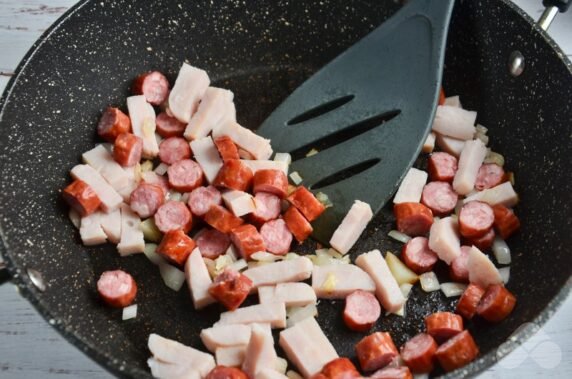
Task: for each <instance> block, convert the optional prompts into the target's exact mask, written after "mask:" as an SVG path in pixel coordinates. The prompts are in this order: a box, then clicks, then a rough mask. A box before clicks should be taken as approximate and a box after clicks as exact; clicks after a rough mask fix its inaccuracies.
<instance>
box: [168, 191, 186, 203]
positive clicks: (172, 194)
mask: <svg viewBox="0 0 572 379" xmlns="http://www.w3.org/2000/svg"><path fill="white" fill-rule="evenodd" d="M167 196H168V198H169V200H172V201H181V197H183V194H181V193H180V192H177V191H169V192H168V193H167Z"/></svg>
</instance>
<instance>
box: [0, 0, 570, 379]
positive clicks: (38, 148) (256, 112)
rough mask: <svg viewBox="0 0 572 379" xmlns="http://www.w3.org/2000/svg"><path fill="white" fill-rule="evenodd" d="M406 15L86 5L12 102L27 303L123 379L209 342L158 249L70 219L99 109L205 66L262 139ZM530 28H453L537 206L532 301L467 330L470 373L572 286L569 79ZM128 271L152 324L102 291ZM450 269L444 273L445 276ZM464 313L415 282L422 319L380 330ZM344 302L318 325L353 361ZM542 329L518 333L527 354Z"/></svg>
mask: <svg viewBox="0 0 572 379" xmlns="http://www.w3.org/2000/svg"><path fill="white" fill-rule="evenodd" d="M247 4H248V5H247ZM396 7H397V5H396V4H395V3H394V1H390V0H388V1H379V0H376V1H371V2H368V1H360V2H347V1H336V0H331V1H329V0H324V1H321V2H305V3H303V4H302V3H300V2H287V1H277V2H261V1H260V2H236V1H216V2H202V1H196V2H190V1H180V2H176V1H167V0H164V1H153V2H148V1H135V0H122V1H114V2H102V1H89V2H84V3H82V4H80V5H79V6H77V7H75V8H74V9H73V10H72V11H71V12H69V13H68V14H67V15H66V16H65V17H64V18H63V20H62V22H61V23H60V24H59V25H57V26H55V27H54V28H52V29H51V30H50V31H49V32H48V33H47V34H46V35H44V37H43V38H42V40H41V41H40V42H39V43H38V44H37V45H36V46H35V50H34V51H33V52H32V53H30V54H29V55H28V56H27V58H26V59H25V61H24V63H23V64H22V66H21V67H20V69H19V71H18V75H17V76H16V77H15V78H14V79H13V80H12V82H11V84H10V85H9V86H8V90H7V92H6V93H5V97H4V106H3V110H2V115H1V116H2V119H1V124H0V132H1V138H0V175H1V178H2V179H1V181H0V204H2V206H1V210H0V213H1V217H0V228H1V230H0V231H1V233H2V234H1V236H2V239H3V241H4V245H5V251H4V252H3V254H4V255H6V256H7V259H8V262H9V268H10V270H11V273H12V274H13V276H14V281H15V282H16V283H17V284H18V285H19V286H20V288H21V290H22V293H23V294H24V295H25V296H27V297H28V298H29V299H30V301H31V302H32V303H33V304H34V305H35V306H36V307H37V308H38V309H39V310H40V312H41V313H42V314H43V315H44V316H45V317H46V318H47V319H48V320H49V322H50V324H51V325H54V326H55V327H56V328H57V329H58V330H59V331H60V332H62V333H63V334H64V335H65V336H66V337H67V338H68V339H70V340H71V341H72V342H73V343H75V344H76V345H78V346H79V347H80V348H81V349H83V350H85V351H86V352H87V353H88V354H89V355H91V356H92V357H94V358H95V359H96V360H97V361H98V362H100V363H102V364H104V365H105V366H106V367H107V368H109V369H111V370H112V371H113V372H114V373H116V374H118V375H124V376H132V377H137V378H141V377H146V376H148V375H149V374H148V370H147V367H146V364H145V360H146V359H147V358H148V356H149V352H148V351H147V349H146V340H147V336H148V334H149V333H151V332H155V333H159V334H161V335H164V336H166V337H169V338H174V339H176V340H179V341H181V342H183V343H186V344H188V345H192V346H196V347H199V346H201V343H200V340H199V338H198V332H199V330H200V329H202V328H204V327H207V326H209V325H210V324H212V323H213V322H214V321H215V320H216V319H217V316H218V312H219V311H220V309H219V308H217V307H216V306H214V307H212V308H210V309H209V310H206V311H203V312H199V313H197V312H195V311H194V310H193V308H192V305H191V301H190V298H189V295H188V292H187V290H186V288H183V289H182V290H181V291H180V292H179V293H175V292H173V291H171V290H169V289H167V288H166V287H165V286H164V285H163V284H162V281H161V278H160V276H159V273H158V270H157V268H156V267H154V266H153V265H151V264H150V263H149V262H148V261H147V259H146V258H145V257H144V256H143V255H138V256H132V257H128V258H120V257H119V256H118V254H117V253H116V251H115V248H114V247H112V246H108V245H106V246H103V247H95V248H86V247H84V246H82V245H81V243H80V241H79V237H78V233H77V231H76V230H75V229H74V228H73V226H72V225H71V223H70V222H69V220H68V219H67V209H66V207H65V206H64V205H63V204H62V202H61V200H60V189H61V188H63V187H64V186H65V184H66V183H67V182H68V180H69V176H68V171H69V169H70V168H71V167H72V166H73V165H75V164H77V163H78V162H79V160H80V155H81V153H82V152H84V151H86V150H88V149H90V148H91V147H93V145H94V143H95V142H96V138H95V125H96V122H97V120H98V117H99V115H100V113H101V111H102V110H103V109H104V108H105V107H107V106H108V105H110V104H114V105H119V106H121V107H125V97H126V96H127V94H128V87H129V82H130V80H131V79H132V78H133V77H135V76H136V75H137V74H138V73H140V72H142V71H146V70H149V69H158V70H161V71H163V72H165V73H167V74H168V76H169V78H170V79H174V77H175V75H176V73H177V71H178V68H179V66H180V64H181V62H182V61H184V60H188V61H189V62H190V63H192V64H194V65H196V66H199V67H201V68H203V69H205V70H207V71H208V72H209V73H210V75H211V78H212V80H213V82H214V84H216V85H218V86H222V87H226V88H230V89H231V90H233V91H234V93H235V99H236V103H237V111H238V119H239V121H240V122H241V123H242V124H244V125H246V126H249V127H256V126H257V125H258V124H259V123H260V122H261V121H262V120H263V119H264V118H265V117H266V116H267V115H268V114H269V113H270V112H271V111H272V109H273V108H274V107H275V106H276V105H277V104H279V102H280V101H281V100H282V99H283V98H285V96H286V95H287V94H288V93H289V92H291V91H292V90H293V89H294V88H295V87H296V86H297V85H298V84H300V83H301V81H303V80H304V79H305V78H306V77H308V75H310V74H311V73H312V72H314V71H315V70H316V69H318V68H319V67H321V66H322V65H324V64H325V63H327V62H328V61H329V60H331V59H332V58H333V57H334V56H335V55H336V54H338V53H339V52H341V51H342V50H343V49H344V48H346V47H347V46H349V45H350V44H351V43H352V42H354V41H356V40H357V39H359V38H360V37H361V36H363V35H365V34H366V33H367V32H368V31H369V30H371V29H372V28H374V27H375V26H377V25H378V24H380V23H381V22H382V21H383V20H384V19H385V18H387V17H388V16H389V15H390V14H392V13H393V12H394V11H395V9H396ZM523 17H524V16H523V15H522V13H520V12H518V11H516V10H515V8H514V7H513V6H512V5H509V4H508V3H505V2H504V1H493V0H490V1H484V0H483V1H461V2H460V3H458V4H457V7H456V10H455V13H454V15H453V21H452V25H451V32H450V34H449V43H448V52H447V58H446V70H445V75H444V77H445V89H446V90H447V92H448V93H449V94H461V95H462V101H463V104H464V105H465V106H466V107H467V108H470V109H475V110H477V111H479V120H478V121H479V122H480V123H482V124H484V125H486V126H487V127H488V128H489V130H490V136H491V140H492V148H493V149H494V150H497V151H500V152H502V153H504V154H505V156H506V158H507V165H506V167H507V168H508V169H509V170H512V171H514V172H515V173H516V189H517V191H518V192H519V194H520V196H521V199H522V203H521V205H519V206H518V208H517V210H516V211H517V213H518V215H519V216H520V217H521V219H522V221H523V226H522V231H521V232H520V234H518V235H517V236H515V237H513V238H512V239H511V240H510V245H511V247H512V251H513V260H514V262H513V264H512V265H511V279H510V283H509V285H508V287H509V289H510V290H511V291H513V292H514V293H515V294H516V296H517V297H518V305H517V307H516V309H515V311H514V312H513V314H512V315H511V316H510V317H509V318H508V319H507V320H505V321H504V322H503V323H502V324H500V325H488V324H485V323H482V322H475V323H468V327H469V329H470V330H471V332H472V333H473V334H474V336H475V337H476V340H477V343H478V345H479V347H480V349H481V358H480V359H479V360H478V361H476V362H475V363H473V364H471V365H470V366H468V367H466V368H465V369H463V370H460V371H459V372H457V373H456V376H460V375H464V374H467V373H476V372H478V371H480V370H482V369H484V368H485V367H487V366H489V365H491V364H493V363H494V362H495V361H496V360H497V353H498V355H499V356H502V355H504V354H506V352H507V351H508V350H510V349H511V348H513V347H514V346H515V345H514V343H509V345H508V348H503V349H501V350H500V351H497V347H498V346H499V345H501V343H503V342H504V341H505V339H506V338H507V337H508V336H509V335H510V334H511V333H512V332H513V331H514V330H515V329H517V328H518V327H519V326H520V325H522V324H523V323H526V322H531V321H535V322H544V321H545V320H546V319H547V318H548V317H549V316H550V315H551V314H552V312H553V311H554V309H555V307H556V306H557V305H558V304H559V303H560V302H561V301H562V299H563V298H565V296H566V295H567V293H568V292H569V289H570V281H569V278H570V274H571V270H572V255H571V254H570V245H571V243H572V238H571V233H570V230H572V228H571V226H572V225H571V224H572V217H571V209H570V207H571V204H572V202H571V201H570V200H571V199H570V196H571V195H570V194H571V193H572V180H570V178H571V175H570V173H569V172H570V171H569V160H570V158H569V157H570V156H571V153H572V151H571V144H570V136H571V135H572V130H571V128H572V123H571V122H570V120H572V109H571V108H570V99H572V75H571V69H570V66H568V67H567V66H566V64H569V62H568V61H567V60H566V58H564V57H563V56H562V53H561V52H560V50H557V49H555V48H553V47H551V45H550V42H549V41H548V40H547V39H546V37H545V36H542V35H540V34H539V33H538V31H537V29H535V28H533V27H531V25H530V23H529V22H530V21H527V20H525V19H524V18H523ZM515 49H518V50H520V51H521V52H522V53H523V54H524V56H525V59H526V69H525V71H524V74H523V75H522V76H520V77H518V78H513V77H511V76H510V75H509V73H508V70H507V60H508V56H509V54H510V53H511V52H512V51H513V50H515ZM383 53H384V52H380V54H383ZM358 63H359V62H356V69H358V68H357V67H358ZM406 66H407V64H406V62H404V68H405V69H406ZM413 100H414V99H413ZM393 221H394V220H393V217H392V215H391V212H390V211H389V210H385V211H384V212H382V214H380V215H378V216H377V217H376V218H375V220H374V221H373V222H372V224H371V225H370V227H369V228H368V230H367V231H366V232H365V234H364V238H362V239H361V240H360V242H359V243H358V244H357V246H356V248H354V249H353V254H352V256H353V257H355V254H356V253H357V252H363V251H366V250H369V249H373V248H378V249H380V250H382V251H385V250H391V251H394V252H397V251H399V247H400V245H399V244H398V243H396V242H394V241H391V240H390V239H388V238H387V237H386V234H387V232H388V231H389V230H390V229H391V228H392V225H393ZM118 267H119V268H122V269H124V270H126V271H128V272H130V273H132V274H133V275H134V277H135V279H136V280H137V282H138V285H139V292H138V297H137V303H138V304H139V310H138V316H137V318H136V319H135V320H132V321H128V322H122V321H121V320H120V318H121V314H120V311H118V310H110V309H109V308H106V307H104V306H102V304H101V303H100V301H99V300H98V298H97V294H96V292H95V281H96V279H97V277H98V276H99V274H100V273H101V272H102V271H104V270H108V269H115V268H118ZM26 268H34V269H37V270H38V271H40V272H41V273H42V274H43V276H44V278H45V280H46V283H47V290H46V291H45V292H44V293H40V292H38V291H37V290H36V289H35V288H34V287H33V286H32V284H31V282H30V280H29V278H28V277H27V276H26V274H25V269H26ZM443 269H444V268H443V267H438V271H439V273H440V274H444V272H445V271H446V270H443ZM441 277H442V278H443V279H445V278H446V275H441ZM454 305H455V300H454V299H446V298H445V297H444V296H443V295H442V294H441V292H439V291H438V292H433V293H431V294H423V293H421V291H420V290H419V288H418V286H416V287H415V289H414V290H413V295H412V296H411V299H410V300H409V302H408V305H407V317H406V318H400V317H397V316H388V317H383V318H382V320H380V322H378V324H377V325H376V327H375V330H388V331H390V332H391V334H392V335H393V337H394V340H395V342H396V344H397V345H401V344H403V343H404V341H405V340H407V338H409V337H411V336H412V335H414V334H416V333H417V332H418V331H419V330H422V329H423V317H424V316H426V315H427V314H429V313H431V312H434V311H437V310H445V309H453V307H454ZM341 307H342V302H341V301H337V302H334V303H332V302H328V301H322V302H321V304H320V308H319V310H320V314H319V317H318V319H319V322H320V324H321V325H322V327H323V328H324V331H325V332H326V334H327V335H328V336H329V337H330V339H331V341H332V342H333V343H334V345H335V347H336V348H337V350H338V352H339V353H340V355H349V356H353V355H354V353H353V346H354V343H355V342H356V341H357V340H359V339H360V338H361V337H362V335H361V334H357V333H350V332H349V331H347V329H346V328H345V327H343V326H342V322H341V318H340V309H341ZM530 333H531V331H530V330H527V331H525V332H522V333H521V334H519V335H518V338H517V339H516V343H518V342H519V341H521V340H522V338H526V337H528V336H529V335H530ZM505 346H506V345H505Z"/></svg>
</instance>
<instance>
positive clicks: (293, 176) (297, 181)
mask: <svg viewBox="0 0 572 379" xmlns="http://www.w3.org/2000/svg"><path fill="white" fill-rule="evenodd" d="M290 179H291V180H292V183H294V184H296V185H299V184H300V183H302V181H303V180H304V179H302V177H301V176H300V174H299V173H298V171H293V172H291V173H290Z"/></svg>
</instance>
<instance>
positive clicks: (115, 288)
mask: <svg viewBox="0 0 572 379" xmlns="http://www.w3.org/2000/svg"><path fill="white" fill-rule="evenodd" d="M97 292H98V293H99V296H100V297H101V298H102V299H103V301H105V303H107V305H109V306H110V307H114V308H124V307H126V306H128V305H130V304H131V303H132V302H133V300H134V299H135V295H137V283H135V280H134V279H133V277H132V276H131V275H129V274H128V273H126V272H125V271H121V270H115V271H105V272H104V273H103V274H101V276H100V277H99V280H98V281H97Z"/></svg>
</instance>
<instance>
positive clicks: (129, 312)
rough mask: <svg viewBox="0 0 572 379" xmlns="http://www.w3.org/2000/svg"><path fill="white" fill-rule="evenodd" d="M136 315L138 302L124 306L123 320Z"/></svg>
mask: <svg viewBox="0 0 572 379" xmlns="http://www.w3.org/2000/svg"><path fill="white" fill-rule="evenodd" d="M135 317H137V304H132V305H130V306H128V307H125V308H123V314H122V315H121V319H122V320H123V321H125V320H130V319H132V318H135Z"/></svg>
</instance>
